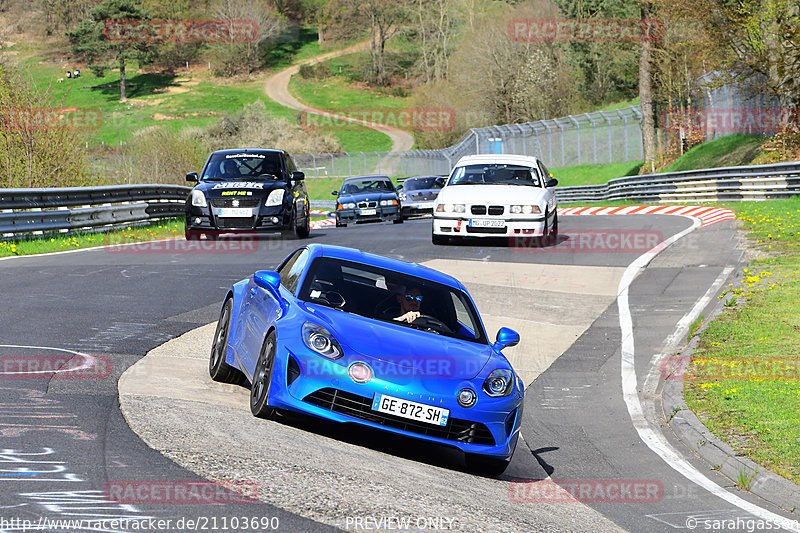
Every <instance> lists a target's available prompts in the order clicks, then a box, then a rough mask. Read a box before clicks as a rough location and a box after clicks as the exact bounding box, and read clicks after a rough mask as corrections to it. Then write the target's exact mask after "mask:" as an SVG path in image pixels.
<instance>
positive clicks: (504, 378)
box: [483, 368, 514, 398]
mask: <svg viewBox="0 0 800 533" xmlns="http://www.w3.org/2000/svg"><path fill="white" fill-rule="evenodd" d="M513 390H514V373H513V372H512V371H511V370H507V369H504V368H498V369H497V370H494V371H492V373H491V374H489V375H488V376H487V377H486V380H485V381H484V382H483V392H485V393H486V394H488V395H489V396H491V397H492V398H500V397H502V396H508V395H509V394H511V392H512V391H513Z"/></svg>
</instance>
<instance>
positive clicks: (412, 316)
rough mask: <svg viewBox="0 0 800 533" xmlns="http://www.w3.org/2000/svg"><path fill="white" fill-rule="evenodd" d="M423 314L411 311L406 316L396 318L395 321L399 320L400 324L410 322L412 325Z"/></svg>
mask: <svg viewBox="0 0 800 533" xmlns="http://www.w3.org/2000/svg"><path fill="white" fill-rule="evenodd" d="M421 314H422V313H420V312H419V311H409V312H408V313H406V314H404V315H400V316H398V317H396V318H395V320H399V321H400V322H408V323H409V324H411V323H412V322H414V321H415V320H416V319H418V318H419V317H420V315H421Z"/></svg>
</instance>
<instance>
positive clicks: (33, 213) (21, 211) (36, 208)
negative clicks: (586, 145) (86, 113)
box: [0, 162, 800, 238]
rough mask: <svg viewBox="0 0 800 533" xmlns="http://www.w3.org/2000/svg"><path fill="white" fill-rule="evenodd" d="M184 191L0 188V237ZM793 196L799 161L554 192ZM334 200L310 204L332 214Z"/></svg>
mask: <svg viewBox="0 0 800 533" xmlns="http://www.w3.org/2000/svg"><path fill="white" fill-rule="evenodd" d="M190 190H191V188H190V187H183V186H180V185H113V186H105V187H70V188H55V189H0V236H2V237H7V238H8V237H10V238H20V237H23V236H25V235H26V234H31V233H35V234H40V233H59V232H70V231H76V230H80V231H106V230H108V229H111V228H115V227H118V226H119V225H123V224H131V223H138V222H146V221H148V220H154V219H159V218H167V217H176V216H181V215H183V212H184V202H185V200H186V196H187V195H188V194H189V191H190ZM797 194H800V162H793V163H777V164H774V165H754V166H746V167H724V168H711V169H703V170H687V171H684V172H667V173H663V174H648V175H643V176H629V177H625V178H617V179H613V180H611V181H609V182H608V183H606V184H605V185H586V186H579V187H556V196H557V197H558V200H559V202H561V203H570V202H599V201H609V200H633V201H636V202H643V203H667V202H714V201H737V200H768V199H772V198H785V197H788V196H794V195H797ZM334 203H335V202H333V201H331V200H323V201H313V202H312V207H315V208H322V209H332V208H333V206H334Z"/></svg>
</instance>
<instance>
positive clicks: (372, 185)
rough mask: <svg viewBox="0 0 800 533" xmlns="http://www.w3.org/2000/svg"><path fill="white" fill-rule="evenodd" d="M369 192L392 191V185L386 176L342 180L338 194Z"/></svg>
mask: <svg viewBox="0 0 800 533" xmlns="http://www.w3.org/2000/svg"><path fill="white" fill-rule="evenodd" d="M370 192H372V193H375V192H394V187H393V186H392V182H391V181H390V180H389V179H388V178H378V179H375V178H362V179H357V180H348V181H346V182H344V183H343V184H342V190H341V191H339V194H340V195H347V194H365V193H370Z"/></svg>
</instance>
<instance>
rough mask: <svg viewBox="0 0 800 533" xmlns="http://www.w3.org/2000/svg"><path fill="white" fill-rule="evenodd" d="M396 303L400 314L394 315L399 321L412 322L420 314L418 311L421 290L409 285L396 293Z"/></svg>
mask: <svg viewBox="0 0 800 533" xmlns="http://www.w3.org/2000/svg"><path fill="white" fill-rule="evenodd" d="M397 303H398V304H400V313H402V314H401V315H400V316H396V317H394V319H395V320H399V321H400V322H408V323H409V324H410V323H412V322H414V321H415V320H416V319H418V318H419V316H420V315H421V314H422V313H420V311H419V308H420V306H421V305H422V291H421V290H419V288H417V287H411V288H409V289H407V290H406V291H404V292H403V294H398V295H397Z"/></svg>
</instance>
